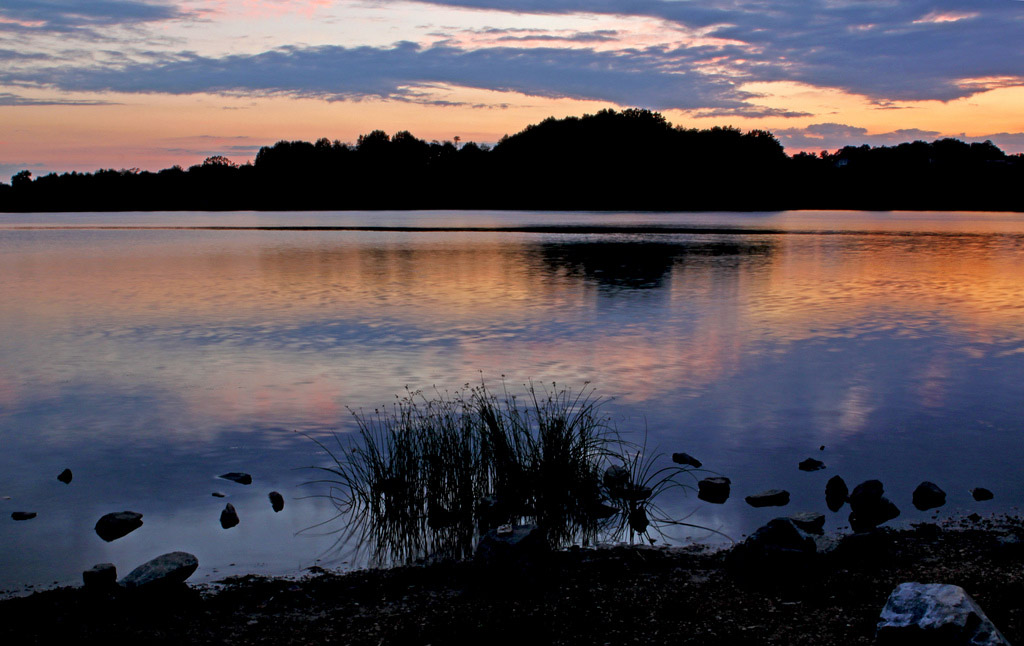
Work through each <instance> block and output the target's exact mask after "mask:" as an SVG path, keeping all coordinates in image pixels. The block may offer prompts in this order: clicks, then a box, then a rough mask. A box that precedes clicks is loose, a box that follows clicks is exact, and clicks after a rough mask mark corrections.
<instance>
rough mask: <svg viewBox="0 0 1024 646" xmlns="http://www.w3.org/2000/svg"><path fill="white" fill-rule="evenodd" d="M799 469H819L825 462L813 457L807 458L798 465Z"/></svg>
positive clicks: (822, 467)
mask: <svg viewBox="0 0 1024 646" xmlns="http://www.w3.org/2000/svg"><path fill="white" fill-rule="evenodd" d="M798 466H799V467H800V470H801V471H820V470H822V469H824V468H825V463H824V462H822V461H821V460H815V459H814V458H807V459H806V460H804V461H803V462H801V463H800V464H799V465H798Z"/></svg>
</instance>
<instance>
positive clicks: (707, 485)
mask: <svg viewBox="0 0 1024 646" xmlns="http://www.w3.org/2000/svg"><path fill="white" fill-rule="evenodd" d="M731 484H732V481H730V480H729V478H725V477H721V476H719V477H714V478H704V479H703V480H701V481H700V482H698V483H697V497H698V498H700V499H701V500H703V501H705V502H710V503H714V504H716V505H721V504H722V503H724V502H725V501H726V500H728V499H729V493H730V491H729V485H731Z"/></svg>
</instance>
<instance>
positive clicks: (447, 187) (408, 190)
mask: <svg viewBox="0 0 1024 646" xmlns="http://www.w3.org/2000/svg"><path fill="white" fill-rule="evenodd" d="M1022 184H1024V155H1020V154H1017V155H1007V154H1006V153H1004V152H1003V151H1002V150H1000V149H999V148H998V147H997V146H995V145H994V144H992V142H990V141H986V142H984V143H965V142H962V141H959V140H956V139H940V140H937V141H934V142H931V143H927V142H924V141H915V142H912V143H904V144H900V145H897V146H880V147H871V146H868V145H864V146H860V147H855V146H847V147H845V148H842V149H840V150H838V151H836V152H834V153H829V152H827V151H823V152H822V153H820V154H817V155H815V154H810V153H799V154H797V155H794V156H792V157H791V156H788V155H787V154H786V153H785V151H784V149H783V147H782V145H781V144H780V143H779V141H778V140H777V139H776V138H775V136H774V135H772V134H771V133H770V132H767V131H764V130H751V131H749V132H742V131H740V130H739V129H736V128H732V127H715V128H709V129H693V128H683V127H678V126H673V125H672V124H671V123H669V122H668V121H667V120H666V119H665V117H664V116H662V115H661V114H659V113H657V112H652V111H649V110H641V109H628V110H623V111H615V110H602V111H601V112H598V113H597V114H592V115H584V116H582V117H567V118H564V119H555V118H549V119H546V120H544V121H542V122H541V123H538V124H534V125H531V126H528V127H526V128H525V129H524V130H522V131H521V132H518V133H516V134H514V135H506V136H505V137H503V138H502V139H501V140H500V141H499V142H498V143H497V144H496V145H495V146H494V147H493V148H492V147H488V146H486V145H478V144H476V143H473V142H469V143H464V144H461V145H458V144H457V143H453V142H450V141H445V142H438V141H432V142H427V141H424V140H422V139H418V138H416V137H414V136H413V135H412V134H410V133H409V132H407V131H402V132H398V133H395V134H394V135H390V136H389V135H388V134H387V133H386V132H384V131H381V130H374V131H373V132H370V133H369V134H365V135H362V136H360V137H359V139H358V141H357V142H356V143H355V144H354V145H352V144H344V143H341V142H339V141H337V140H335V141H331V140H328V139H326V138H323V139H319V140H317V141H316V142H315V143H309V142H305V141H280V142H278V143H276V144H274V145H273V146H266V147H263V148H261V149H260V151H259V153H258V154H257V155H256V158H255V160H254V161H253V162H252V163H246V164H243V165H238V164H235V163H233V162H231V160H229V159H227V158H225V157H222V156H215V157H209V158H207V159H206V160H205V161H203V163H201V164H197V165H195V166H191V167H189V168H188V169H183V168H181V167H180V166H175V167H173V168H167V169H164V170H161V171H158V172H149V171H139V170H137V169H131V170H98V171H96V172H94V173H78V172H71V173H63V174H57V173H50V174H48V175H44V176H41V177H37V178H33V177H32V174H31V173H30V172H29V171H27V170H24V171H21V172H20V173H18V174H16V175H15V176H14V177H13V178H12V180H11V183H10V184H2V183H0V211H25V212H27V211H124V210H139V211H150V210H250V209H251V210H311V209H318V210H319V209H322V210H346V209H543V210H547V209H552V210H569V209H571V210H670V211H694V210H782V209H876V210H877V209H882V210H887V209H911V210H914V209H917V210H1008V211H1024V195H1022V192H1021V191H1020V190H1019V187H1020V186H1021V185H1022Z"/></svg>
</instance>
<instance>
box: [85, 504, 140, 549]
mask: <svg viewBox="0 0 1024 646" xmlns="http://www.w3.org/2000/svg"><path fill="white" fill-rule="evenodd" d="M140 527H142V514H140V513H138V512H134V511H118V512H114V513H112V514H106V515H105V516H103V517H102V518H100V519H99V520H98V521H96V533H97V534H98V535H99V537H100V538H102V539H103V540H105V541H106V542H108V543H109V542H110V541H113V540H117V539H119V538H121V537H122V536H125V535H127V534H130V533H132V532H134V531H135V530H136V529H138V528H140Z"/></svg>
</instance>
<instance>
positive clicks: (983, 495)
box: [971, 487, 995, 502]
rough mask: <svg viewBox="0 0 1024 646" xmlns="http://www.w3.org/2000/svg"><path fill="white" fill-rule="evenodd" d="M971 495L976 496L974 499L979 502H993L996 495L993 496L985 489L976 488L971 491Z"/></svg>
mask: <svg viewBox="0 0 1024 646" xmlns="http://www.w3.org/2000/svg"><path fill="white" fill-rule="evenodd" d="M971 495H972V496H974V499H975V500H977V501H979V502H981V501H984V500H992V499H993V498H995V494H993V493H992V492H991V491H989V490H988V489H986V488H985V487H976V488H974V489H971Z"/></svg>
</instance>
